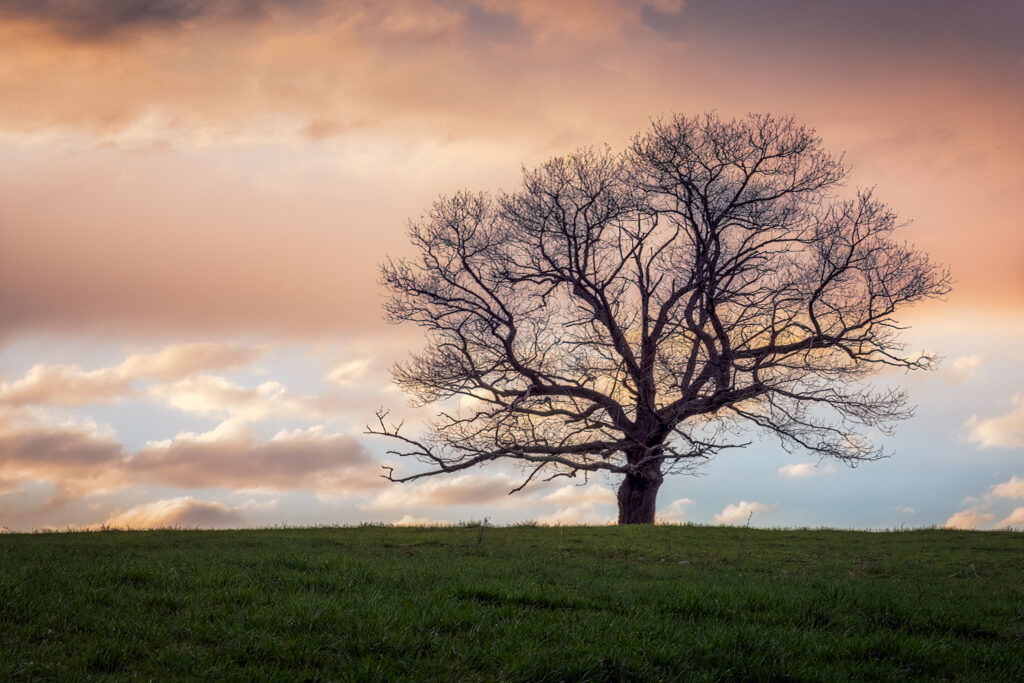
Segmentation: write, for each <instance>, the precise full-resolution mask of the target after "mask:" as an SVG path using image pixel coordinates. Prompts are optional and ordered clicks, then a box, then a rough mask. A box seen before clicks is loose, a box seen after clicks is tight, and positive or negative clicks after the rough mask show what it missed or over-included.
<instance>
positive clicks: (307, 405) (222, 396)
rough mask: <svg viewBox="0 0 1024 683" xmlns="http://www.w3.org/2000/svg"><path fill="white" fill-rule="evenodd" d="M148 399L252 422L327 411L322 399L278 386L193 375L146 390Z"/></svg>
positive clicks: (189, 410)
mask: <svg viewBox="0 0 1024 683" xmlns="http://www.w3.org/2000/svg"><path fill="white" fill-rule="evenodd" d="M146 395H147V397H148V398H150V399H154V400H158V401H162V402H165V403H167V404H168V405H170V406H173V407H175V408H178V409H179V410H183V411H185V412H189V413H198V414H200V415H215V416H231V417H232V418H235V419H238V420H244V421H248V422H256V421H259V420H262V419H265V418H267V417H270V416H272V415H275V416H301V415H308V416H316V415H321V414H323V413H324V412H325V410H326V409H327V408H328V407H329V406H328V404H327V402H325V400H324V399H321V398H316V397H306V396H299V395H297V394H295V393H294V392H292V391H290V390H289V389H287V388H286V387H284V386H282V385H281V384H279V383H278V382H272V381H270V382H264V383H262V384H260V385H259V386H256V387H252V388H250V387H244V386H241V385H239V384H236V383H234V382H232V381H230V380H228V379H225V378H224V377H218V376H214V375H197V376H194V377H188V378H185V379H182V380H178V381H177V382H174V383H172V384H157V385H154V386H152V387H150V388H149V390H148V391H147V392H146Z"/></svg>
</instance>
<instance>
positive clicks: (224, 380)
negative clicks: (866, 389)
mask: <svg viewBox="0 0 1024 683" xmlns="http://www.w3.org/2000/svg"><path fill="white" fill-rule="evenodd" d="M1022 35H1024V9H1022V6H1021V5H1020V4H1019V3H1015V2H999V1H993V2H986V1H975V2H960V1H953V0H950V1H943V0H934V1H932V0H928V1H925V0H920V1H918V2H900V3H892V2H888V1H878V2H870V1H869V2H858V3H847V2H839V1H835V2H828V1H825V2H809V1H806V0H781V1H779V2H772V3H762V2H759V1H757V0H735V1H734V0H730V1H728V2H712V1H710V0H685V2H680V1H679V0H652V1H650V2H627V1H625V0H621V1H617V0H592V1H586V0H573V1H567V2H561V3H552V2H548V1H546V0H434V1H431V0H423V1H414V0H402V1H401V2H397V1H396V2H388V3H377V2H371V1H370V0H362V1H360V0H341V1H338V2H331V1H328V0H322V1H319V0H302V1H298V0H289V1H287V2H286V1H285V0H159V1H158V0H93V1H90V2H87V1H85V0H40V1H38V2H27V1H24V0H0V45H3V50H2V52H0V526H2V527H4V528H7V529H12V530H31V529H36V528H42V527H57V528H64V527H87V526H91V525H100V524H104V523H106V524H113V525H121V526H162V525H177V526H190V527H191V526H202V527H206V526H213V527H217V526H261V525H270V524H334V523H357V522H360V521H394V522H404V523H415V522H425V521H449V522H457V521H459V520H470V519H482V518H484V517H488V518H490V520H491V521H493V522H497V523H507V522H512V521H517V520H529V519H533V520H539V521H551V522H557V521H561V522H566V523H572V522H588V523H602V522H607V521H610V520H612V519H614V517H615V505H614V495H613V493H612V492H613V490H614V484H615V482H614V481H610V480H601V479H597V480H592V481H591V482H590V483H589V484H588V485H587V486H585V487H582V486H574V485H572V483H569V484H566V483H565V480H558V481H556V482H551V483H547V484H542V485H538V486H533V487H531V488H528V489H526V490H525V491H523V492H521V493H519V494H516V495H515V496H509V495H507V493H508V491H509V490H510V489H511V488H513V487H514V486H515V485H516V484H517V483H518V482H519V479H518V477H519V476H520V473H519V472H517V471H516V470H507V469H499V468H494V469H489V470H488V469H483V470H479V471H476V472H472V473H468V474H461V475H459V476H453V477H449V478H447V479H442V478H433V479H429V480H426V481H421V482H418V483H415V484H405V485H399V484H389V483H388V482H386V481H384V480H383V479H381V478H380V476H379V475H380V465H381V464H388V463H391V464H395V463H393V462H392V461H393V458H392V457H391V456H388V455H387V452H386V451H387V449H388V444H386V443H381V442H379V441H376V440H374V439H372V438H370V437H367V436H364V435H363V434H362V432H363V428H364V425H365V424H366V423H368V422H370V421H372V420H373V419H374V412H375V410H376V409H377V408H378V407H381V406H383V407H387V408H390V409H391V410H392V411H393V414H394V415H400V416H404V417H406V418H408V419H409V420H410V424H412V425H415V424H416V421H417V420H420V419H423V417H424V413H423V412H422V411H416V410H414V409H412V408H410V407H409V406H408V403H407V399H406V397H404V396H403V395H402V394H401V393H400V392H398V391H396V390H395V389H394V388H392V386H391V385H390V382H389V376H388V372H387V369H388V367H389V366H390V365H391V364H392V363H393V362H394V361H396V360H399V359H401V358H403V357H404V356H405V355H406V354H408V353H409V352H410V351H414V350H416V349H417V348H418V347H419V345H420V344H421V337H420V336H419V334H418V332H417V330H416V329H405V328H395V327H390V326H387V325H385V324H384V323H383V322H382V320H381V315H380V305H381V302H382V295H381V292H380V290H379V288H378V286H377V284H376V277H377V264H378V263H379V262H380V261H381V260H382V259H383V258H384V257H385V256H386V255H389V254H390V255H396V256H400V255H404V254H409V253H410V248H409V245H408V243H407V241H406V237H405V229H406V225H407V221H408V220H409V219H414V218H416V217H418V216H420V215H422V214H423V212H424V211H425V210H426V209H428V208H429V206H430V203H431V202H432V201H433V200H434V199H435V198H436V197H438V196H439V195H441V194H447V193H452V192H454V191H456V190H459V189H464V188H468V189H475V190H497V189H500V188H505V189H514V188H515V187H516V186H517V185H518V183H519V181H520V177H521V168H522V166H523V165H526V166H532V165H535V164H537V163H540V162H543V161H545V160H546V159H548V158H550V157H551V156H554V155H557V154H564V153H568V152H571V151H573V150H574V149H576V148H577V147H580V146H587V145H604V144H608V145H610V146H611V147H612V148H614V149H621V148H622V147H623V146H624V145H625V143H626V142H627V141H628V140H629V138H630V137H631V136H632V135H633V134H635V133H637V132H640V131H643V130H644V129H645V128H646V127H647V126H648V125H649V119H650V117H652V116H656V115H659V114H663V113H668V112H682V113H687V114H696V113H702V112H706V111H711V110H715V111H717V112H718V113H719V115H720V116H721V117H723V118H731V117H734V116H742V115H745V114H746V113H748V112H772V113H774V114H792V115H795V116H796V117H797V118H798V120H799V121H801V122H802V123H805V124H808V125H811V126H814V127H815V128H816V129H817V130H818V133H819V134H820V135H821V136H822V138H823V139H824V143H825V146H826V147H827V148H828V149H830V150H832V151H834V152H836V153H839V152H845V154H846V160H847V162H848V163H849V164H850V166H851V167H852V173H851V179H850V187H849V188H848V189H849V191H851V192H853V191H854V189H855V188H856V187H857V186H860V187H868V186H873V187H875V193H876V196H878V197H880V198H882V199H883V200H884V201H886V202H887V203H888V204H889V205H890V206H892V207H893V208H895V209H896V210H897V211H898V212H899V213H900V215H901V216H902V217H903V218H905V219H907V220H909V221H912V222H911V223H910V224H909V225H908V226H907V227H906V228H904V229H903V237H904V239H906V240H907V241H910V242H913V243H915V244H916V245H917V246H918V247H920V248H922V249H924V250H926V251H928V252H929V253H930V254H931V255H932V256H933V257H934V258H935V259H936V260H938V261H941V262H944V263H947V264H949V266H950V267H951V269H952V273H953V276H954V278H955V281H956V284H955V291H954V293H953V294H952V295H951V296H950V297H949V298H948V300H947V301H944V302H935V303H929V304H928V305H925V306H921V307H919V308H917V309H913V310H911V311H910V312H908V313H907V314H905V316H904V319H905V320H906V322H907V323H909V324H910V325H911V326H912V327H911V329H909V330H907V332H906V333H905V335H904V338H905V340H906V342H907V344H908V348H909V349H926V350H929V351H934V352H937V353H939V354H940V355H941V356H943V357H944V358H945V360H944V362H943V364H942V366H941V368H940V369H939V370H937V371H935V372H932V373H928V374H925V375H919V374H915V375H903V374H893V375H887V376H882V377H880V378H878V381H879V382H880V383H882V384H889V385H901V386H903V387H905V388H906V389H907V390H908V391H909V393H910V396H911V398H912V400H913V401H914V402H915V403H916V404H917V405H918V406H919V407H918V411H917V415H916V417H915V418H913V419H912V420H910V421H908V422H904V423H902V424H901V425H900V427H899V429H898V431H897V433H896V435H895V436H894V437H892V438H887V439H885V440H884V445H885V446H886V448H887V449H888V451H889V452H890V453H891V454H892V457H891V458H889V459H887V460H883V461H879V462H874V463H867V464H864V465H862V466H861V467H859V468H857V469H849V468H846V467H845V466H843V465H840V464H833V463H829V462H821V463H818V462H817V461H816V460H815V459H813V458H812V457H811V456H809V455H807V454H800V453H793V454H789V453H786V452H785V451H783V450H782V449H781V448H780V447H779V445H778V444H777V443H775V442H772V441H768V440H755V442H754V444H753V445H751V446H750V447H749V448H747V449H745V450H743V451H732V452H726V453H724V454H723V455H721V456H720V457H719V458H718V459H717V460H715V461H714V462H712V463H711V464H710V465H708V466H707V467H706V468H705V469H704V470H703V471H702V473H701V476H698V477H689V476H687V477H676V478H674V479H670V480H669V481H668V482H667V483H666V485H665V486H664V487H663V488H662V491H661V494H660V498H659V501H660V505H659V516H660V517H661V518H663V519H665V520H672V521H691V522H697V523H707V524H713V523H745V522H746V521H747V519H748V517H749V516H750V515H751V514H752V515H753V517H752V520H753V523H754V524H759V525H766V526H823V525H824V526H839V527H856V528H891V527H900V526H923V525H943V524H949V525H953V526H962V527H979V528H992V527H1005V526H1016V527H1024V265H1022V264H1024V259H1022V255H1024V230H1022V227H1024V226H1022V225H1021V219H1020V216H1021V215H1024V211H1022V209H1024V206H1022V199H1021V197H1024V187H1022V185H1024V182H1022V181H1024V173H1022V163H1021V159H1022V158H1024V136H1022V133H1021V131H1022V130H1024V101H1022V96H1024V95H1022V94H1024V83H1022V80H1024V78H1022V76H1024V50H1022V38H1021V36H1022ZM401 467H403V468H410V467H414V464H412V463H404V462H403V463H401Z"/></svg>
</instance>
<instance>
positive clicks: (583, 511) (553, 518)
mask: <svg viewBox="0 0 1024 683" xmlns="http://www.w3.org/2000/svg"><path fill="white" fill-rule="evenodd" d="M615 517H616V515H614V514H612V513H610V512H604V511H599V510H598V509H597V504H596V503H582V504H580V505H570V506H568V507H564V508H560V509H558V510H556V511H555V512H552V513H551V514H547V515H541V516H539V517H537V521H538V522H539V523H541V524H565V525H583V524H611V523H612V522H614V521H615Z"/></svg>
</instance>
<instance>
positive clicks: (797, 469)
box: [779, 462, 836, 478]
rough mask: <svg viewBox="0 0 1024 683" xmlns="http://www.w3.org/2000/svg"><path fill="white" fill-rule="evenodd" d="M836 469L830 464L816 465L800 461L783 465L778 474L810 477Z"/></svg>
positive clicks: (829, 472)
mask: <svg viewBox="0 0 1024 683" xmlns="http://www.w3.org/2000/svg"><path fill="white" fill-rule="evenodd" d="M835 471H836V469H835V468H834V467H833V466H832V465H826V466H825V467H818V464H817V463H809V462H802V463H800V464H789V465H783V466H782V467H780V468H779V474H781V475H782V476H784V477H794V478H795V477H810V476H813V475H815V474H832V473H833V472H835Z"/></svg>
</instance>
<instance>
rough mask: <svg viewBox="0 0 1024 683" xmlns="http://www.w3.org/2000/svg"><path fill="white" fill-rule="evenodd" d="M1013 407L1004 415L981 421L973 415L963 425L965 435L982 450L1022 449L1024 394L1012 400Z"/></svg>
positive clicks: (1023, 439) (1013, 397)
mask: <svg viewBox="0 0 1024 683" xmlns="http://www.w3.org/2000/svg"><path fill="white" fill-rule="evenodd" d="M1010 402H1011V404H1012V407H1011V408H1010V410H1009V411H1008V412H1006V413H1004V414H1002V415H999V416H996V417H991V418H986V419H979V418H978V416H977V415H971V417H970V419H969V420H967V422H965V423H964V425H963V435H964V438H966V439H967V440H968V441H971V442H973V443H976V444H978V445H980V446H981V447H982V448H1020V447H1022V446H1024V394H1014V395H1013V396H1012V397H1011V398H1010Z"/></svg>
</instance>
